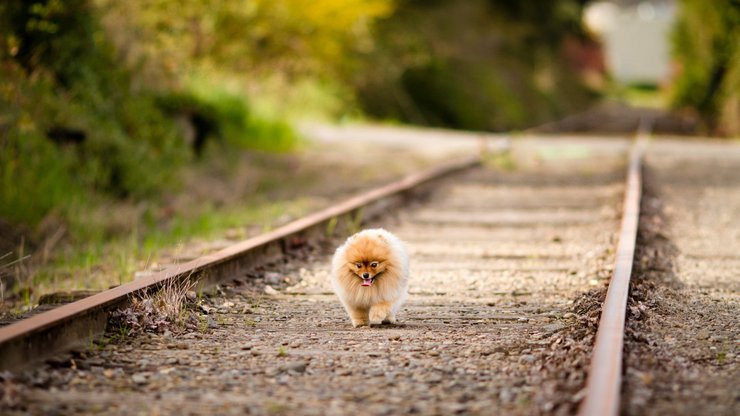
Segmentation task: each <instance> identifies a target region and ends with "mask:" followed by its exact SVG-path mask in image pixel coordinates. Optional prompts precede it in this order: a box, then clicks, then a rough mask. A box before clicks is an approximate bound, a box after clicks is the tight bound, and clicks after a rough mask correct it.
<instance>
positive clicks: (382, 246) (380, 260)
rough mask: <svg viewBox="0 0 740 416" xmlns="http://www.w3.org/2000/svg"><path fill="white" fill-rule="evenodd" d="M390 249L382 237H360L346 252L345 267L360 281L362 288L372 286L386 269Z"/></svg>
mask: <svg viewBox="0 0 740 416" xmlns="http://www.w3.org/2000/svg"><path fill="white" fill-rule="evenodd" d="M389 258H390V249H389V247H388V243H387V242H386V241H385V239H384V238H382V236H372V237H370V236H361V237H358V238H356V239H355V240H354V241H352V244H351V245H350V246H349V248H348V249H347V252H346V259H345V260H346V261H347V263H346V265H347V267H348V268H349V269H350V270H351V271H352V273H354V274H355V275H357V277H359V278H360V279H362V286H372V285H373V283H375V280H376V279H377V278H378V277H379V276H380V275H381V274H382V273H383V272H384V271H385V270H386V269H387V268H388V266H389V264H388V260H389Z"/></svg>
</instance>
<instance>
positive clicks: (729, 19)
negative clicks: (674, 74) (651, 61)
mask: <svg viewBox="0 0 740 416" xmlns="http://www.w3.org/2000/svg"><path fill="white" fill-rule="evenodd" d="M673 50H674V57H675V58H676V60H677V63H678V65H679V70H678V78H677V80H676V82H675V85H674V95H673V102H674V105H675V106H677V107H690V108H693V109H696V110H697V111H698V112H699V114H700V115H701V117H702V119H703V120H704V121H705V123H706V128H707V130H709V131H715V132H720V133H725V134H730V135H736V136H737V135H740V1H737V0H715V1H711V2H707V1H701V0H681V1H680V7H679V17H678V22H677V24H676V28H675V30H674V33H673Z"/></svg>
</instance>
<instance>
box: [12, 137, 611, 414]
mask: <svg viewBox="0 0 740 416" xmlns="http://www.w3.org/2000/svg"><path fill="white" fill-rule="evenodd" d="M517 146H518V147H517V149H516V150H517V151H521V154H527V155H533V154H534V155H535V156H529V157H527V158H521V159H517V160H516V163H518V166H519V169H517V170H515V171H501V170H498V169H494V168H490V167H489V168H481V169H478V170H476V171H473V172H470V173H469V174H467V175H465V176H464V177H460V178H456V180H454V181H449V182H448V183H446V184H443V185H442V186H440V187H439V189H437V190H436V191H435V192H434V193H433V195H432V197H431V199H430V200H429V201H426V202H425V203H422V204H419V205H418V206H416V207H414V208H411V209H407V210H404V211H402V212H400V213H398V214H397V215H395V216H392V217H388V218H384V219H383V220H382V221H381V222H380V223H378V224H374V225H381V226H384V227H386V228H388V229H390V230H392V231H393V232H395V233H397V234H398V235H399V236H400V237H401V238H402V239H404V240H405V241H406V242H407V244H408V248H409V251H410V254H411V257H412V274H413V277H412V284H411V288H410V291H411V297H410V301H409V302H408V304H407V305H406V307H405V308H404V309H403V310H402V312H401V313H400V314H399V319H400V325H386V326H383V327H381V328H359V329H353V328H352V327H351V326H350V324H349V321H348V318H347V317H346V315H345V313H344V311H343V310H342V308H341V306H340V305H339V302H338V301H337V299H336V298H335V297H334V295H332V294H331V293H330V292H329V286H328V282H327V278H328V269H329V256H330V254H331V252H332V250H333V248H334V247H335V244H336V243H337V242H336V241H335V242H332V243H331V244H327V245H320V246H316V247H315V248H314V250H313V251H311V252H310V253H308V254H305V253H304V255H303V256H298V257H297V258H296V259H293V260H292V261H289V262H287V263H285V264H280V265H273V266H271V267H269V268H266V269H264V270H259V271H255V272H254V273H252V275H253V276H252V278H250V279H246V281H243V282H241V283H240V284H238V285H235V286H233V287H228V288H225V289H223V290H222V291H220V292H217V293H215V294H214V295H212V296H210V297H207V298H205V299H204V300H203V306H202V307H201V314H200V319H201V322H202V324H203V325H202V328H201V330H199V331H189V332H185V333H182V334H172V333H169V332H167V333H165V334H162V335H154V334H151V335H145V336H142V337H137V338H134V339H128V340H127V341H125V342H124V343H117V344H116V343H111V344H108V345H101V346H99V347H96V348H93V349H92V350H90V351H86V352H77V353H76V354H75V355H73V356H72V357H69V356H67V357H60V358H59V359H57V360H54V361H52V362H50V363H49V364H47V365H45V366H43V367H42V368H38V369H35V370H30V371H28V372H26V373H23V374H19V375H14V376H7V377H6V381H5V383H6V389H5V391H6V392H10V393H7V394H6V395H5V397H4V400H5V404H4V405H3V406H5V407H4V408H0V409H2V410H3V413H4V414H25V413H31V414H77V413H105V414H112V413H115V414H141V413H144V414H159V413H163V414H171V413H181V414H316V415H319V414H322V415H323V414H329V415H334V414H336V415H342V414H372V415H385V414H405V413H420V414H453V413H466V414H485V415H489V414H492V413H497V412H505V413H507V414H533V413H538V412H543V413H552V414H562V413H570V412H572V411H573V409H574V406H575V405H576V404H577V401H578V395H577V392H578V391H579V390H580V388H581V387H582V385H583V368H584V367H585V365H586V364H587V357H588V352H589V348H590V347H589V345H590V343H591V339H590V337H591V336H592V333H593V331H592V329H593V325H594V323H595V321H596V319H597V317H598V315H597V314H596V315H595V314H594V311H593V309H594V305H597V303H596V300H597V298H598V293H599V291H598V290H597V291H590V290H591V289H593V288H603V284H604V281H605V279H608V277H609V272H610V268H611V264H612V258H611V255H612V246H613V241H612V240H613V238H614V235H615V232H616V231H617V228H618V220H619V214H620V213H619V208H620V206H621V198H622V191H623V189H622V188H623V185H622V180H623V177H624V173H623V169H624V165H623V158H624V148H625V146H624V142H621V141H611V142H609V143H608V144H606V145H605V144H603V143H602V144H600V145H593V146H591V147H589V146H586V145H583V144H577V145H574V146H577V147H578V151H577V152H575V151H573V149H574V148H571V150H570V151H568V152H564V153H560V154H558V153H557V152H555V153H553V152H552V148H553V146H556V147H557V145H556V144H554V143H553V142H550V141H547V142H538V141H526V140H525V141H521V142H519V144H518V145H517ZM548 149H549V150H548ZM516 153H517V152H515V154H516ZM538 155H539V156H538ZM542 155H545V156H542ZM235 278H239V277H238V276H235ZM266 285H269V289H268V288H267V286H266ZM112 335H115V334H112Z"/></svg>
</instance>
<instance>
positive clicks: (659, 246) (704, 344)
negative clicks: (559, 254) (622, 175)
mask: <svg viewBox="0 0 740 416" xmlns="http://www.w3.org/2000/svg"><path fill="white" fill-rule="evenodd" d="M647 163H648V165H649V169H648V171H647V173H646V184H647V185H646V186H647V189H646V198H645V200H644V204H643V207H644V208H643V211H644V214H643V217H642V220H641V224H640V226H641V240H642V242H643V244H647V245H648V247H647V248H645V247H643V249H642V252H641V254H640V256H639V263H638V266H637V270H636V272H637V274H636V276H635V279H636V280H635V282H634V283H635V284H634V286H633V289H632V294H631V299H630V312H631V313H630V316H629V319H628V332H627V345H626V366H627V370H626V380H625V381H626V384H625V386H624V387H625V395H624V403H623V408H624V411H625V413H626V414H635V415H637V414H640V415H667V414H671V415H699V414H705V415H710V414H711V415H737V414H740V389H739V388H738V386H740V146H739V145H738V144H737V143H732V142H730V143H727V142H725V143H695V142H675V141H667V140H666V141H657V142H655V143H654V144H652V145H651V146H650V148H649V157H648V158H647Z"/></svg>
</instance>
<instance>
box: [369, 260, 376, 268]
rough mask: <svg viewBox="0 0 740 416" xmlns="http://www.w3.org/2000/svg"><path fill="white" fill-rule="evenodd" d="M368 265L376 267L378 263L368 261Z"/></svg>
mask: <svg viewBox="0 0 740 416" xmlns="http://www.w3.org/2000/svg"><path fill="white" fill-rule="evenodd" d="M370 267H372V268H373V269H374V268H376V267H378V263H377V262H375V261H374V262H372V263H370Z"/></svg>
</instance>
